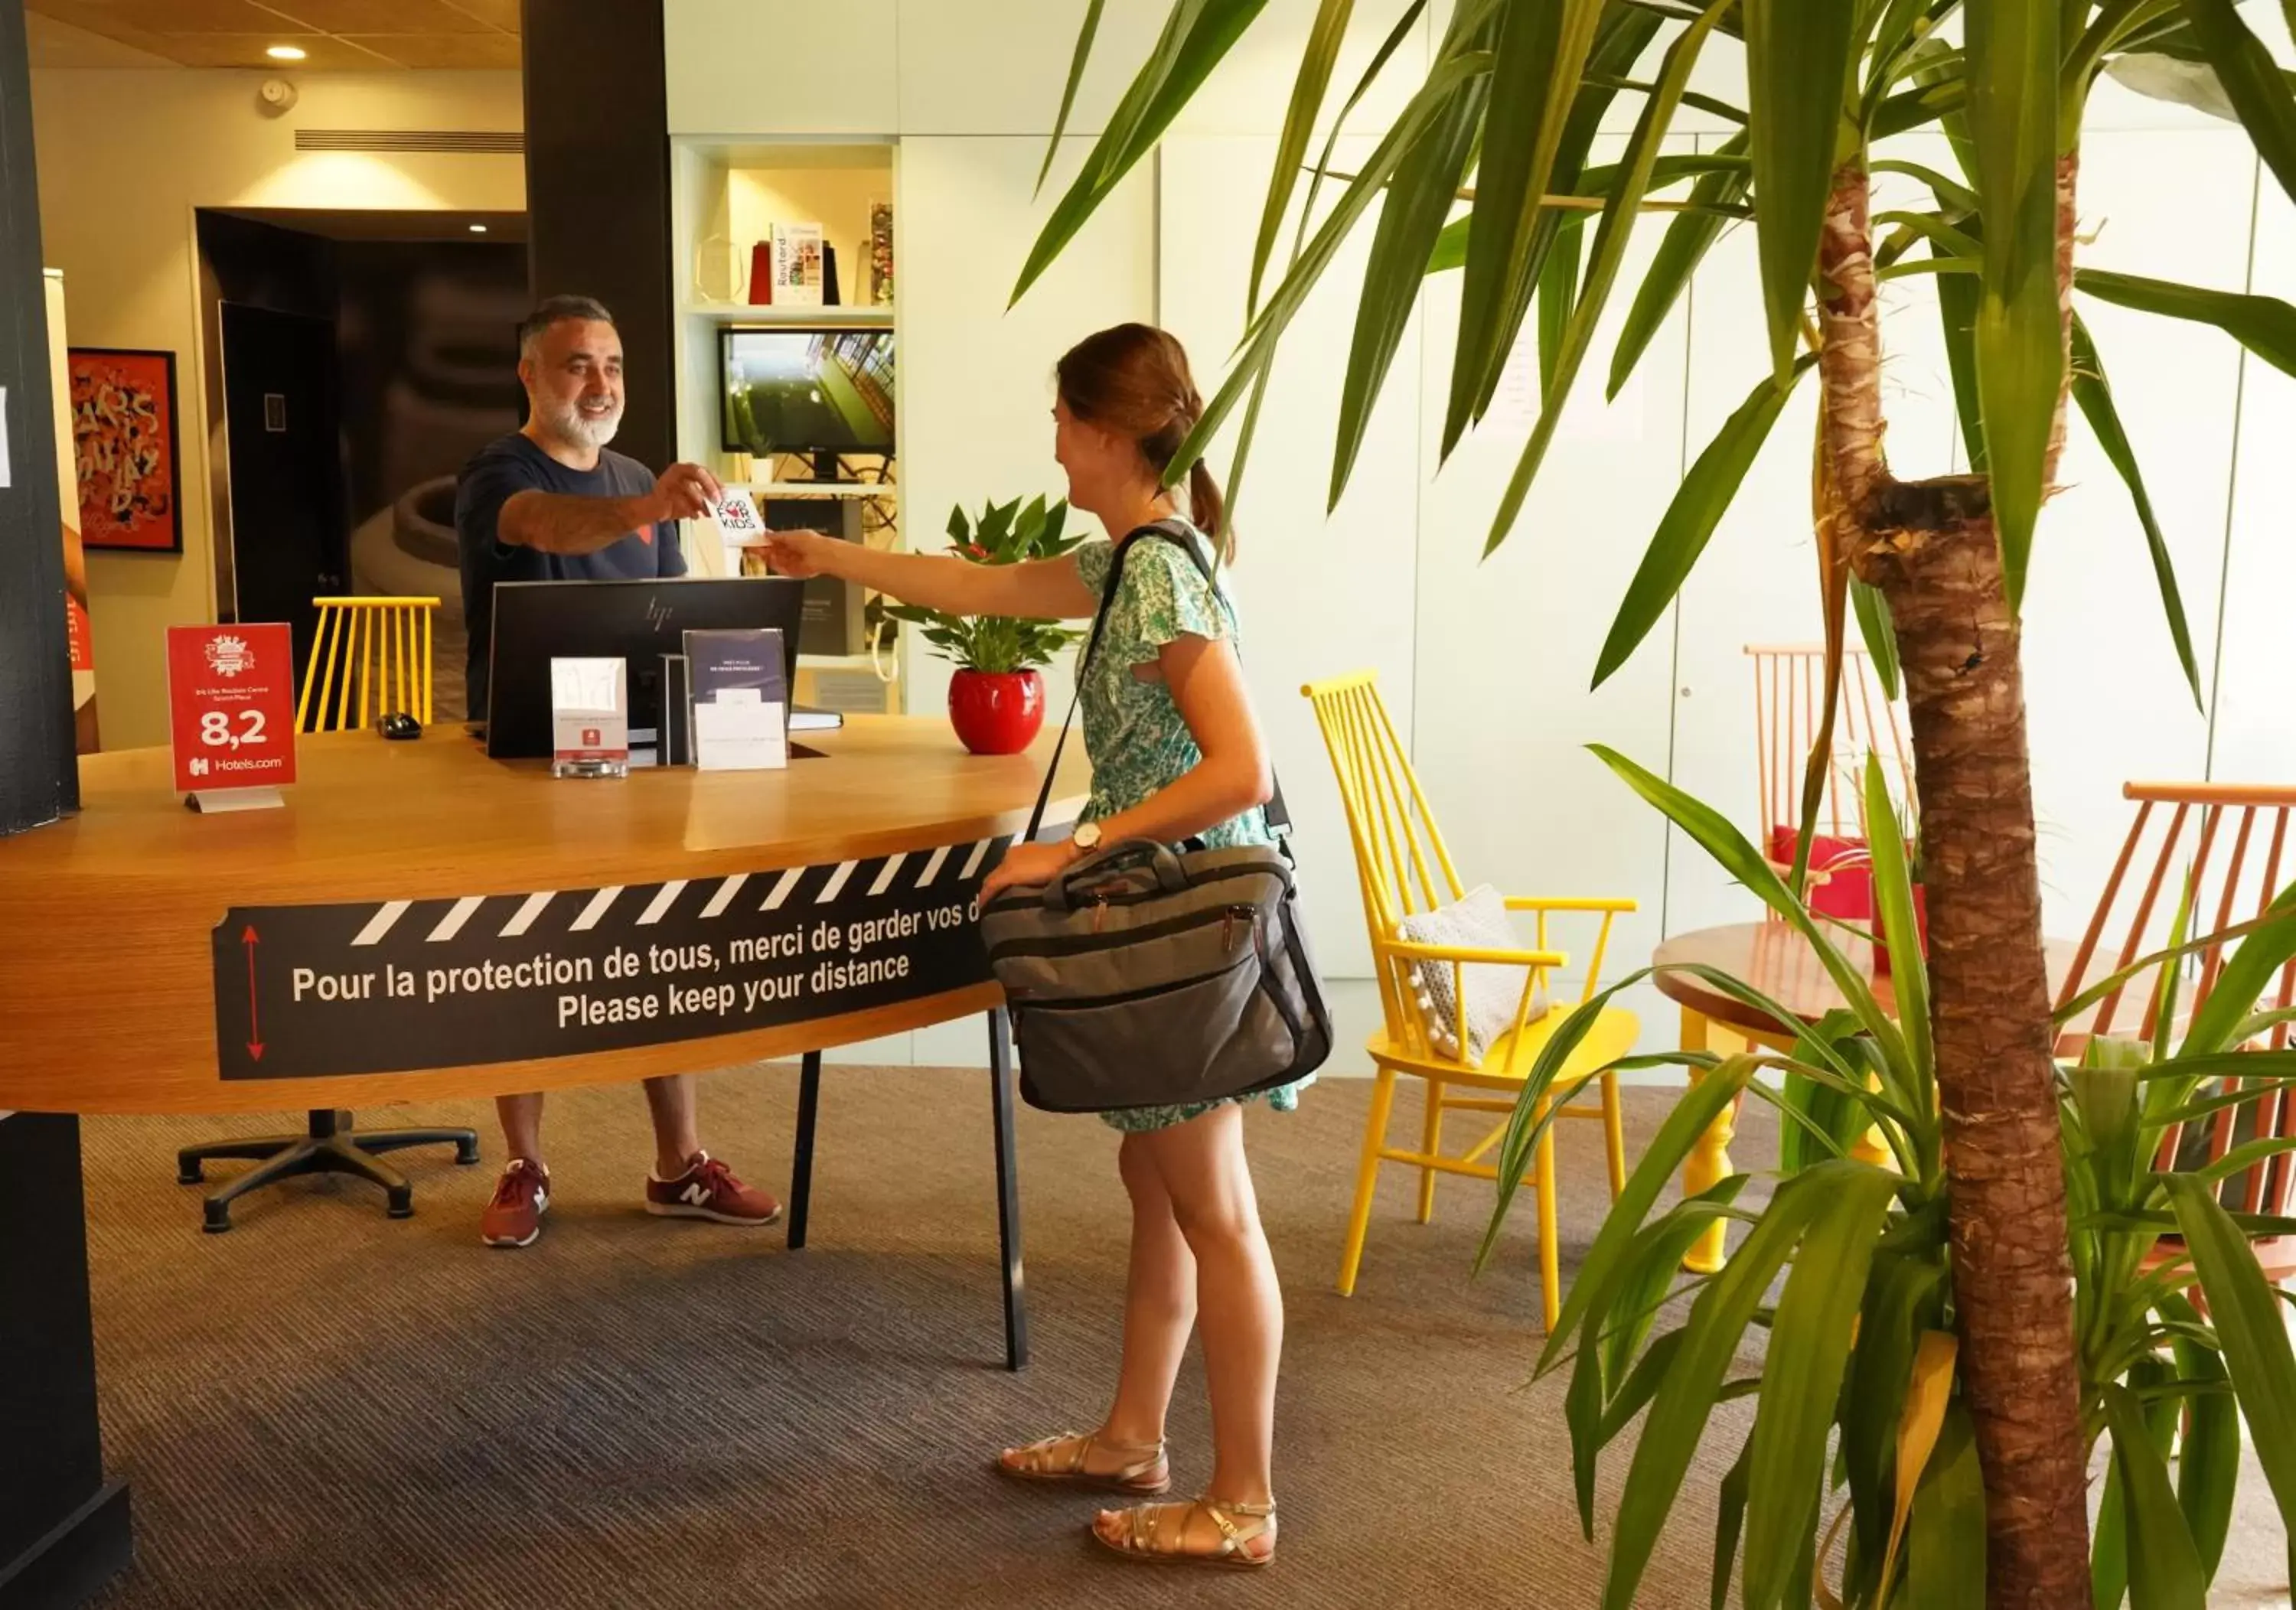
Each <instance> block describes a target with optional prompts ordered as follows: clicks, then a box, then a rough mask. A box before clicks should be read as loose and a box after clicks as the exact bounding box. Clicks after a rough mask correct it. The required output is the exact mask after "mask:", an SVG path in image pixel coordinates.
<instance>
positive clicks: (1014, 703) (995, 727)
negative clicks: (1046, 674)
mask: <svg viewBox="0 0 2296 1610" xmlns="http://www.w3.org/2000/svg"><path fill="white" fill-rule="evenodd" d="M948 719H949V724H950V725H951V726H953V727H955V729H956V735H957V737H958V738H959V739H960V740H963V741H964V747H965V748H968V749H970V750H972V752H973V753H974V754H975V755H1018V754H1019V753H1020V752H1021V750H1023V749H1025V748H1028V747H1029V745H1030V744H1032V743H1034V742H1036V740H1037V732H1038V731H1041V730H1042V729H1043V727H1044V724H1045V679H1044V678H1043V677H1042V676H1040V675H1038V674H1037V673H1036V672H1034V671H959V672H958V673H957V674H955V676H953V677H951V678H950V679H949V684H948Z"/></svg>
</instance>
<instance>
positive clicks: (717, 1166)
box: [646, 1152, 782, 1224]
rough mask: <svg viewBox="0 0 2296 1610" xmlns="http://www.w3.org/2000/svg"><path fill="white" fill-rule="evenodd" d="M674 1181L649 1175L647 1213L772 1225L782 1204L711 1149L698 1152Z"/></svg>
mask: <svg viewBox="0 0 2296 1610" xmlns="http://www.w3.org/2000/svg"><path fill="white" fill-rule="evenodd" d="M685 1161H686V1167H685V1173H682V1174H680V1175H678V1176H677V1178H676V1179H675V1180H663V1179H660V1178H658V1177H656V1176H655V1175H654V1174H652V1173H648V1174H647V1175H646V1212H648V1213H650V1214H660V1216H661V1217H663V1218H665V1219H710V1220H714V1221H715V1222H717V1223H719V1224H771V1223H773V1222H775V1220H777V1219H779V1218H780V1217H781V1216H782V1205H781V1204H780V1203H779V1202H776V1201H775V1200H774V1198H773V1197H770V1196H767V1194H766V1193H765V1192H764V1191H761V1190H758V1189H755V1188H754V1187H751V1186H748V1185H744V1184H742V1182H741V1181H739V1180H736V1179H735V1178H734V1171H733V1170H732V1169H730V1168H728V1167H726V1165H724V1164H723V1163H720V1162H718V1161H717V1159H716V1158H714V1157H712V1156H710V1155H709V1153H708V1152H695V1153H694V1154H693V1156H691V1157H688V1158H687V1159H686V1160H685Z"/></svg>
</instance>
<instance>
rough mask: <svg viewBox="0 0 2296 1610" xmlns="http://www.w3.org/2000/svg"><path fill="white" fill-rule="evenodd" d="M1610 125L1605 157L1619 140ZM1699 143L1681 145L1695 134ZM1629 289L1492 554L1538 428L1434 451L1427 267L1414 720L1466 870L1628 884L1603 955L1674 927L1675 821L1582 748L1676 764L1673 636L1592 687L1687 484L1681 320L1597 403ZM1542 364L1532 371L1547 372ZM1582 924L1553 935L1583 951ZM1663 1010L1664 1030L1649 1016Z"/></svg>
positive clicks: (1505, 880) (1439, 282)
mask: <svg viewBox="0 0 2296 1610" xmlns="http://www.w3.org/2000/svg"><path fill="white" fill-rule="evenodd" d="M1607 144H1608V146H1609V148H1607V149H1606V148H1604V144H1598V149H1597V151H1596V158H1595V159H1597V160H1611V159H1614V158H1615V157H1616V155H1617V151H1616V149H1615V143H1607ZM1685 149H1686V147H1685ZM1658 239H1659V231H1658V230H1657V229H1655V228H1652V229H1647V230H1643V229H1638V230H1637V231H1636V236H1635V240H1634V242H1633V245H1632V247H1631V249H1630V251H1629V254H1628V262H1627V265H1626V268H1625V271H1624V274H1623V277H1622V281H1621V283H1622V284H1628V285H1631V284H1634V283H1637V282H1639V279H1640V275H1641V274H1642V273H1643V271H1644V267H1645V266H1647V264H1648V261H1649V257H1650V254H1651V253H1652V251H1654V250H1655V249H1656V248H1657V243H1658ZM1458 301H1459V276H1458V275H1457V274H1443V275H1439V276H1437V277H1436V278H1434V279H1432V280H1431V281H1430V282H1429V283H1428V290H1427V293H1426V300H1425V305H1424V319H1425V336H1424V339H1425V341H1426V344H1427V346H1426V350H1427V353H1428V362H1427V364H1426V366H1425V377H1424V380H1423V393H1422V396H1423V419H1422V429H1421V438H1420V439H1421V450H1422V454H1423V457H1422V463H1423V472H1424V480H1423V490H1422V492H1421V495H1420V503H1419V529H1420V533H1421V535H1420V543H1419V574H1418V589H1419V595H1418V600H1417V605H1416V615H1417V619H1418V642H1417V650H1416V656H1417V663H1418V675H1417V679H1416V683H1417V685H1416V695H1417V696H1416V699H1415V727H1414V731H1415V748H1416V751H1417V759H1418V766H1419V772H1420V775H1421V779H1422V780H1423V782H1424V783H1425V785H1426V787H1427V789H1428V791H1429V794H1430V796H1431V798H1432V799H1433V801H1434V804H1435V806H1436V809H1437V811H1438V813H1439V815H1440V817H1441V819H1442V821H1443V824H1444V829H1445V831H1446V834H1447V837H1448V838H1449V840H1450V845H1451V849H1452V852H1453V854H1454V857H1455V859H1456V860H1457V862H1458V863H1459V870H1460V875H1461V877H1462V878H1463V879H1465V880H1466V881H1467V882H1468V883H1470V884H1474V883H1482V882H1489V883H1494V884H1497V885H1498V886H1499V887H1501V888H1502V889H1504V890H1505V891H1506V892H1507V893H1509V894H1521V895H1628V896H1632V897H1633V898H1635V899H1636V900H1638V901H1639V902H1640V903H1641V910H1640V911H1638V912H1637V913H1636V915H1635V916H1633V917H1632V918H1630V919H1626V920H1624V921H1623V922H1622V923H1621V925H1620V930H1619V934H1618V936H1617V939H1616V941H1615V943H1614V944H1613V945H1612V948H1611V956H1610V959H1609V962H1608V967H1607V969H1606V970H1607V971H1608V972H1609V973H1610V974H1611V976H1615V975H1616V974H1617V973H1619V972H1621V971H1625V970H1627V969H1629V968H1635V967H1637V966H1640V965H1641V964H1642V963H1643V962H1644V960H1647V959H1648V957H1649V954H1650V952H1651V949H1652V946H1654V945H1655V944H1657V942H1658V939H1659V936H1660V926H1659V924H1660V913H1661V901H1662V896H1663V895H1664V892H1665V891H1664V882H1663V871H1662V869H1663V864H1664V860H1663V858H1664V851H1665V823H1664V821H1663V819H1662V818H1661V817H1660V816H1659V815H1658V814H1657V813H1655V812H1654V811H1652V810H1651V809H1650V808H1649V807H1647V806H1645V805H1643V804H1642V803H1641V802H1640V801H1639V800H1638V799H1636V797H1635V796H1634V795H1633V794H1631V793H1630V792H1628V789H1627V787H1626V785H1625V784H1623V783H1621V782H1620V781H1619V780H1616V779H1615V778H1614V777H1613V776H1612V775H1611V772H1610V771H1609V769H1608V768H1606V767H1605V766H1604V765H1603V764H1602V763H1601V762H1600V761H1598V760H1596V759H1595V757H1594V756H1591V755H1589V754H1588V753H1587V748H1586V746H1587V744H1589V743H1597V742H1599V743H1603V744H1607V745H1609V746H1611V748H1616V749H1618V750H1620V751H1622V752H1623V753H1625V754H1627V755H1628V756H1631V757H1633V758H1634V759H1635V760H1636V762H1638V763H1639V764H1642V765H1644V766H1647V767H1649V768H1650V769H1652V771H1655V772H1661V773H1663V772H1665V770H1666V765H1667V739H1668V723H1669V695H1668V690H1669V686H1670V673H1671V665H1670V654H1669V649H1670V645H1669V643H1668V642H1666V641H1665V636H1664V633H1662V632H1661V634H1660V637H1659V639H1658V640H1657V642H1655V644H1654V649H1655V651H1654V652H1645V653H1644V654H1642V655H1639V656H1637V657H1636V658H1635V659H1634V660H1633V661H1632V662H1631V663H1629V664H1628V666H1625V667H1624V668H1623V669H1622V670H1620V673H1619V674H1617V675H1615V676H1613V677H1612V678H1611V681H1610V682H1607V683H1605V684H1604V685H1603V688H1602V689H1601V690H1599V691H1595V692H1592V693H1590V692H1587V691H1586V690H1587V683H1588V682H1589V680H1590V679H1591V677H1592V675H1593V673H1594V669H1595V660H1596V658H1597V655H1598V654H1599V652H1600V650H1601V649H1602V645H1603V640H1604V639H1605V638H1606V637H1607V636H1608V635H1609V633H1610V626H1611V618H1612V617H1613V615H1614V614H1615V613H1616V611H1617V609H1618V606H1619V603H1620V600H1621V599H1623V598H1624V597H1625V596H1626V591H1627V584H1628V580H1629V579H1630V578H1631V577H1632V576H1633V575H1634V572H1635V568H1636V566H1637V565H1638V564H1639V563H1640V562H1641V559H1642V553H1643V549H1644V544H1645V543H1646V541H1647V539H1648V537H1649V535H1650V533H1651V531H1652V528H1654V527H1656V525H1657V523H1658V520H1659V517H1660V515H1661V513H1663V512H1664V511H1665V509H1666V505H1667V503H1668V500H1669V498H1670V497H1671V495H1672V494H1673V490H1674V486H1675V480H1676V475H1677V465H1678V463H1679V461H1680V458H1681V453H1682V419H1683V404H1684V393H1683V384H1684V381H1683V376H1684V339H1685V336H1684V324H1683V321H1682V319H1681V316H1680V315H1679V314H1678V313H1677V315H1676V317H1675V318H1674V319H1673V320H1672V321H1671V322H1670V323H1669V325H1668V326H1667V327H1666V328H1665V329H1664V330H1662V331H1661V333H1660V335H1659V337H1658V338H1657V339H1656V340H1655V341H1654V342H1653V343H1652V352H1651V354H1650V356H1648V357H1647V358H1646V359H1645V360H1644V370H1643V372H1642V376H1641V378H1640V380H1638V381H1637V383H1636V384H1635V385H1633V386H1631V387H1629V388H1628V389H1627V390H1626V391H1624V392H1623V393H1622V394H1621V395H1620V399H1619V401H1618V403H1617V404H1615V405H1611V406H1610V407H1607V408H1606V407H1604V406H1603V404H1602V391H1603V377H1604V376H1605V375H1607V373H1608V370H1609V353H1610V351H1611V348H1612V347H1613V346H1614V345H1615V344H1616V340H1617V330H1618V324H1619V323H1620V320H1621V319H1623V317H1624V316H1625V313H1626V309H1627V306H1628V298H1627V297H1626V296H1624V295H1621V296H1620V297H1619V298H1617V299H1616V300H1615V301H1614V303H1613V306H1612V309H1611V314H1610V316H1609V317H1607V318H1606V319H1605V320H1604V321H1603V327H1602V328H1601V329H1600V330H1599V331H1598V333H1597V336H1596V339H1595V350H1594V356H1591V357H1590V358H1589V360H1588V364H1587V371H1586V372H1585V373H1583V374H1582V376H1581V380H1582V384H1581V386H1580V388H1579V392H1578V394H1577V395H1576V396H1575V399H1574V401H1573V403H1572V405H1571V411H1570V413H1568V414H1567V415H1566V416H1565V418H1564V421H1563V423H1562V426H1561V428H1560V430H1559V432H1558V434H1557V436H1556V438H1555V440H1554V445H1553V446H1552V448H1551V449H1550V451H1549V453H1548V455H1547V460H1546V465H1545V467H1544V468H1543V469H1542V470H1541V471H1540V473H1539V476H1538V482H1537V485H1536V486H1535V488H1534V490H1533V492H1532V494H1531V496H1530V500H1529V503H1528V504H1527V505H1526V506H1525V509H1524V511H1523V513H1522V516H1521V519H1520V520H1519V521H1518V522H1517V524H1516V526H1515V527H1514V530H1513V534H1512V535H1510V536H1509V537H1508V539H1507V541H1506V542H1505V544H1504V545H1503V546H1502V547H1501V548H1500V549H1499V551H1498V552H1497V553H1495V554H1493V555H1492V556H1491V557H1490V558H1489V559H1488V560H1486V559H1483V558H1482V557H1481V555H1482V552H1483V544H1484V541H1485V538H1486V537H1487V535H1488V533H1489V530H1490V523H1491V518H1492V515H1493V513H1494V512H1495V511H1496V510H1497V507H1498V503H1499V499H1500V495H1501V493H1502V492H1503V490H1504V489H1505V485H1506V482H1507V479H1508V478H1509V476H1510V475H1511V474H1512V472H1513V470H1514V467H1515V464H1516V462H1517V461H1518V460H1519V458H1520V457H1521V451H1522V448H1523V445H1524V444H1525V443H1526V442H1527V441H1528V439H1529V434H1530V423H1529V419H1528V418H1526V417H1522V416H1521V415H1518V416H1516V417H1514V418H1513V419H1512V420H1506V421H1502V420H1500V419H1499V418H1498V417H1497V414H1496V413H1495V414H1494V415H1493V416H1492V417H1491V418H1490V419H1488V420H1487V421H1486V423H1485V425H1484V426H1483V427H1482V428H1481V429H1478V430H1476V431H1474V432H1472V434H1471V435H1470V436H1469V437H1468V438H1467V439H1466V440H1465V441H1464V443H1462V444H1461V445H1460V447H1459V449H1458V451H1457V452H1456V453H1455V454H1453V456H1452V459H1451V462H1450V463H1449V464H1448V465H1447V466H1445V467H1443V468H1442V469H1441V470H1437V468H1436V455H1437V451H1438V449H1439V446H1440V444H1441V440H1442V434H1441V433H1442V425H1443V411H1444V407H1445V405H1446V401H1447V396H1448V388H1449V375H1450V365H1451V353H1452V349H1453V344H1454V342H1455V341H1456V331H1457V322H1458ZM1530 373H1531V374H1532V375H1534V376H1535V374H1536V370H1535V368H1534V369H1533V370H1531V371H1530ZM1587 937H1588V932H1587V931H1581V932H1579V933H1576V934H1573V933H1571V932H1570V930H1568V929H1558V930H1557V932H1556V934H1555V936H1554V940H1555V943H1557V944H1560V945H1562V948H1564V949H1567V950H1569V951H1570V952H1571V953H1572V958H1573V961H1574V963H1575V964H1577V966H1578V967H1583V966H1584V965H1585V960H1586V958H1587ZM1634 1004H1635V1005H1636V1009H1637V1010H1639V1011H1641V1012H1642V1014H1643V1018H1644V1028H1645V1042H1646V1043H1651V1044H1656V1043H1662V1042H1663V1043H1670V1036H1671V1034H1672V1033H1673V1029H1672V1017H1671V1014H1670V1013H1669V1011H1668V1009H1666V1008H1665V1007H1664V1005H1663V1003H1662V1002H1661V1001H1659V1000H1658V998H1657V996H1656V993H1655V992H1654V991H1651V990H1648V989H1647V988H1645V989H1644V990H1642V991H1639V992H1637V993H1636V997H1635V1000H1634ZM1653 1026H1656V1027H1657V1034H1656V1037H1655V1038H1652V1037H1651V1034H1650V1031H1651V1030H1652V1027H1653Z"/></svg>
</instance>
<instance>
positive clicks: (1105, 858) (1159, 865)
mask: <svg viewBox="0 0 2296 1610" xmlns="http://www.w3.org/2000/svg"><path fill="white" fill-rule="evenodd" d="M1134 866H1145V867H1147V868H1148V870H1150V871H1152V872H1153V873H1155V875H1156V887H1158V888H1160V889H1161V890H1163V891H1164V893H1166V894H1167V895H1177V894H1179V893H1180V892H1182V891H1183V890H1185V888H1187V887H1188V870H1187V868H1185V867H1184V866H1182V865H1181V864H1180V858H1179V857H1178V856H1177V855H1176V854H1173V853H1172V846H1170V845H1169V844H1158V843H1157V842H1156V841H1155V840H1154V839H1152V838H1128V839H1126V840H1124V841H1123V842H1122V843H1121V844H1113V845H1108V846H1103V847H1102V848H1100V849H1098V850H1095V852H1093V854H1090V855H1087V856H1086V857H1085V858H1084V859H1083V860H1082V861H1079V862H1077V863H1076V864H1075V865H1074V866H1072V867H1070V868H1069V869H1068V870H1066V871H1064V872H1062V874H1061V875H1060V876H1059V877H1057V878H1055V879H1053V880H1052V881H1051V882H1050V883H1048V884H1046V886H1045V906H1046V909H1047V910H1049V911H1063V912H1065V911H1070V910H1072V909H1073V908H1074V907H1075V905H1076V896H1075V894H1074V892H1073V891H1074V890H1076V889H1078V888H1082V887H1087V886H1089V885H1090V884H1092V883H1093V882H1094V881H1095V880H1096V879H1103V878H1105V877H1107V876H1108V874H1110V873H1111V872H1117V871H1121V870H1125V869H1127V868H1130V867H1134Z"/></svg>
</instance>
